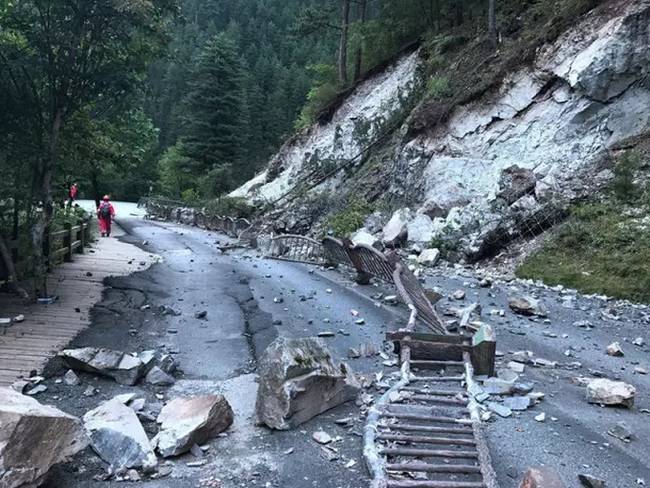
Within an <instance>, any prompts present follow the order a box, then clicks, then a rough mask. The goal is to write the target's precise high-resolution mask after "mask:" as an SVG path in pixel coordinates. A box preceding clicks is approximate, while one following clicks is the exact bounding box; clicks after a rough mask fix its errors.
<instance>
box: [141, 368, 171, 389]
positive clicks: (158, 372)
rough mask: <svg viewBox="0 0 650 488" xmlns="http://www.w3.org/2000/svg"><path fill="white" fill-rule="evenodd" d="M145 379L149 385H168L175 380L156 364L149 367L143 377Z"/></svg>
mask: <svg viewBox="0 0 650 488" xmlns="http://www.w3.org/2000/svg"><path fill="white" fill-rule="evenodd" d="M145 381H146V382H147V383H149V384H150V385H155V386H169V385H173V384H174V383H175V382H176V380H175V379H174V377H173V376H170V375H168V374H167V373H165V372H164V371H163V370H162V369H160V368H159V367H158V366H154V367H153V368H151V371H149V372H148V373H147V376H146V377H145Z"/></svg>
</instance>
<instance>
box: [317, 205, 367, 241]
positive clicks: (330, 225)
mask: <svg viewBox="0 0 650 488" xmlns="http://www.w3.org/2000/svg"><path fill="white" fill-rule="evenodd" d="M373 210H374V208H373V206H372V205H371V204H369V203H367V202H364V201H361V200H352V201H351V202H349V203H348V204H347V206H346V207H345V209H343V210H342V211H340V212H338V213H336V214H334V215H332V216H331V217H330V218H329V219H328V220H327V225H326V229H328V230H331V231H332V232H333V233H334V235H335V236H336V237H345V236H349V235H350V234H352V233H353V232H354V231H356V230H358V229H359V228H360V227H363V223H364V221H365V220H366V217H367V216H368V215H369V214H370V213H372V212H373Z"/></svg>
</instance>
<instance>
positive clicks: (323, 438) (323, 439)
mask: <svg viewBox="0 0 650 488" xmlns="http://www.w3.org/2000/svg"><path fill="white" fill-rule="evenodd" d="M311 437H312V439H314V440H315V441H316V442H318V443H319V444H329V443H330V442H332V437H331V436H330V435H329V434H328V433H327V432H324V431H322V430H319V431H316V432H314V433H313V434H312V435H311Z"/></svg>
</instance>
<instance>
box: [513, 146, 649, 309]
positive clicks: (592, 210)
mask: <svg viewBox="0 0 650 488" xmlns="http://www.w3.org/2000/svg"><path fill="white" fill-rule="evenodd" d="M636 161H638V158H637V157H636V156H635V157H631V156H624V157H623V158H621V160H620V161H619V163H618V164H617V169H616V172H615V173H616V176H615V179H614V181H613V183H612V186H611V188H610V189H609V191H607V192H606V193H604V194H603V195H601V198H602V199H601V200H600V201H592V202H588V203H582V204H577V205H574V206H573V208H572V209H571V215H570V217H569V219H568V220H567V221H566V222H565V223H564V224H562V225H561V226H560V227H558V228H557V229H556V230H555V231H554V233H553V234H552V235H551V237H550V239H549V241H548V242H547V243H546V244H545V245H544V247H543V248H542V249H540V250H539V251H537V252H535V253H533V254H532V255H530V256H529V257H528V258H527V259H526V260H525V261H524V263H523V264H522V265H521V266H520V267H519V268H518V269H517V272H516V274H517V276H518V277H520V278H532V279H540V280H542V281H543V282H544V283H546V284H548V285H558V284H561V285H565V286H568V287H571V288H575V289H577V290H579V291H581V292H584V293H598V294H604V295H608V296H611V297H615V298H622V299H629V300H632V301H635V302H650V217H649V216H650V203H649V202H650V198H648V197H649V195H650V191H649V190H648V188H645V189H642V188H639V187H638V186H637V185H634V184H633V183H632V177H631V172H632V171H635V170H634V169H633V168H631V166H634V167H636V166H637V164H636Z"/></svg>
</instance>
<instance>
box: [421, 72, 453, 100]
mask: <svg viewBox="0 0 650 488" xmlns="http://www.w3.org/2000/svg"><path fill="white" fill-rule="evenodd" d="M450 92H451V89H450V87H449V79H448V78H447V77H446V76H433V77H431V78H429V81H427V95H429V96H430V97H431V98H444V97H447V96H449V95H450Z"/></svg>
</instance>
